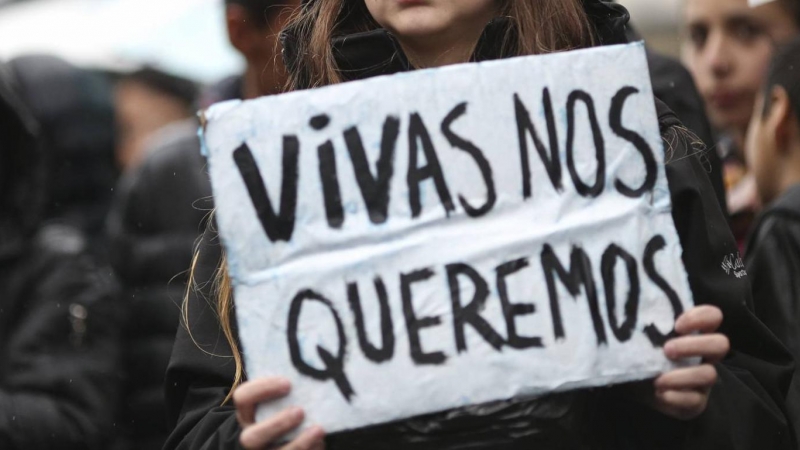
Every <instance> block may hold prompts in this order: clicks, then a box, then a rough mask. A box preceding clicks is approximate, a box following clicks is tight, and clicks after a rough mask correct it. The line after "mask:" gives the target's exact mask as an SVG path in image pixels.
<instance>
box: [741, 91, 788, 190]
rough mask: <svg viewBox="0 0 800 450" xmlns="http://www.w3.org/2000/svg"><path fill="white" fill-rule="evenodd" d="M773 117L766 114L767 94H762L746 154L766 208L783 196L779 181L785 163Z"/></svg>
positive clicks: (757, 105) (755, 112)
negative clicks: (768, 204)
mask: <svg viewBox="0 0 800 450" xmlns="http://www.w3.org/2000/svg"><path fill="white" fill-rule="evenodd" d="M771 109H774V108H771ZM771 115H772V114H771V113H770V111H769V110H768V111H767V112H764V94H759V95H758V97H757V98H756V103H755V109H754V110H753V114H752V116H753V117H752V119H751V120H750V126H749V128H748V130H747V143H746V145H745V152H746V155H747V165H748V167H749V169H750V171H751V173H752V174H753V175H754V177H755V180H756V186H757V188H758V195H759V197H760V199H761V202H762V204H764V205H766V204H767V203H769V202H771V201H772V200H774V199H775V198H776V197H777V196H778V195H780V192H779V190H780V188H779V186H778V181H777V180H778V178H779V177H778V174H780V170H781V167H780V166H781V161H780V158H779V151H778V148H777V147H778V145H777V140H776V133H777V129H776V125H775V123H774V122H775V120H774V119H773V118H772V117H771Z"/></svg>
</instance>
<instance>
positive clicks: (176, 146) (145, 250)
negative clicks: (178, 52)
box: [108, 123, 211, 450]
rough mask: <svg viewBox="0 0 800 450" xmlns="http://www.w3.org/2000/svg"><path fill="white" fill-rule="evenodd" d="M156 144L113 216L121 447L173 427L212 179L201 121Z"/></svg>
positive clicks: (157, 444) (139, 447)
mask: <svg viewBox="0 0 800 450" xmlns="http://www.w3.org/2000/svg"><path fill="white" fill-rule="evenodd" d="M186 125H187V126H186V127H182V128H181V129H180V132H179V133H178V134H176V135H174V136H171V139H170V140H168V141H166V142H161V143H159V145H158V146H156V147H155V148H153V149H152V151H151V152H150V153H149V154H148V157H147V158H146V159H145V161H144V162H143V163H142V165H141V166H140V167H138V168H137V169H135V170H134V171H132V172H131V173H129V174H126V175H125V176H124V177H123V179H122V180H121V181H120V184H119V186H118V188H117V197H116V199H115V202H114V205H113V207H112V210H111V213H110V215H109V219H108V232H109V239H108V240H109V243H110V248H109V250H110V256H111V263H112V265H113V267H114V270H115V271H116V273H117V275H118V277H119V278H120V281H121V283H122V285H123V288H124V293H123V296H122V298H123V301H124V302H125V309H126V311H127V314H126V317H127V319H126V321H125V325H124V327H123V346H124V359H123V362H124V367H125V372H126V374H127V378H126V381H125V384H124V392H123V396H124V397H123V400H122V404H121V407H122V408H121V411H120V413H121V416H120V417H119V429H120V432H119V433H118V439H117V442H116V446H115V449H116V450H122V449H136V450H147V449H160V448H161V447H162V445H163V444H164V441H165V440H166V438H167V435H168V434H169V429H167V426H166V411H165V407H164V373H165V372H166V369H167V362H168V361H169V358H170V354H171V353H172V345H173V341H174V339H175V327H176V325H177V324H178V322H179V316H180V305H181V302H182V300H183V296H184V294H185V291H186V280H187V271H188V268H189V266H190V265H191V261H192V251H193V248H194V244H195V241H196V240H197V238H198V237H199V236H200V234H202V224H203V223H204V218H205V217H206V216H207V215H208V214H209V213H210V210H211V206H210V197H211V186H210V183H209V181H208V176H207V174H206V171H205V159H204V158H203V157H202V155H201V154H200V141H199V139H198V137H197V126H196V125H195V124H193V123H192V124H186Z"/></svg>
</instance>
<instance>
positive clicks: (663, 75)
mask: <svg viewBox="0 0 800 450" xmlns="http://www.w3.org/2000/svg"><path fill="white" fill-rule="evenodd" d="M647 62H648V64H649V65H650V79H651V81H652V83H653V93H654V94H655V96H656V98H658V99H659V100H661V101H662V102H664V103H666V104H667V106H669V108H670V109H671V110H672V111H673V112H675V115H676V116H678V119H680V121H681V122H682V123H683V124H684V125H686V128H688V129H690V130H691V131H692V132H693V133H694V134H695V135H697V137H698V138H699V139H700V142H699V143H698V145H696V146H694V147H695V149H696V150H697V152H698V155H697V156H698V157H699V158H700V160H701V162H702V163H703V166H704V167H705V168H706V173H707V174H708V179H709V181H711V186H712V187H713V188H714V192H715V193H716V195H717V199H718V200H719V205H720V208H721V209H722V211H723V213H725V214H726V215H727V214H728V203H727V201H726V200H725V196H726V195H725V183H724V182H723V179H722V178H723V173H722V172H723V170H722V160H721V159H720V158H719V154H718V153H717V150H716V148H714V145H713V143H714V142H716V139H715V138H714V134H713V132H712V131H711V123H710V122H709V121H708V117H707V116H706V112H705V106H704V105H703V99H702V97H700V93H699V92H697V87H696V86H695V84H694V80H693V79H692V75H691V74H690V73H689V71H688V70H686V68H685V67H683V65H682V64H681V63H680V62H679V61H677V60H674V59H672V58H670V57H667V56H664V55H661V54H658V53H656V52H653V51H651V50H648V52H647Z"/></svg>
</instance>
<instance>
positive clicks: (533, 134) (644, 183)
mask: <svg viewBox="0 0 800 450" xmlns="http://www.w3.org/2000/svg"><path fill="white" fill-rule="evenodd" d="M207 118H208V123H207V128H206V132H205V146H206V152H207V154H208V157H209V168H210V172H211V178H212V182H213V187H214V196H215V201H216V207H217V212H216V214H217V216H216V217H217V220H218V225H219V230H220V234H221V237H222V240H223V243H224V246H225V249H226V251H227V256H228V264H229V270H230V273H231V275H232V277H233V282H234V287H235V299H236V314H237V319H238V325H239V336H240V340H241V343H242V345H243V347H244V354H245V361H246V368H247V374H248V377H249V378H250V379H255V378H259V377H265V376H272V375H280V376H284V377H288V378H289V379H291V380H292V382H293V386H294V388H293V391H292V393H291V395H290V396H289V397H288V398H286V399H284V400H282V401H278V402H275V403H271V404H269V405H265V406H263V407H262V408H261V410H260V416H261V417H264V416H265V415H269V414H272V413H274V412H276V411H278V410H280V409H282V408H284V407H286V406H288V405H299V406H302V407H303V408H305V410H306V414H307V421H306V423H307V424H319V425H321V426H323V427H324V428H325V429H326V430H327V431H328V432H336V431H341V430H346V429H353V428H359V427H363V426H367V425H370V424H376V423H383V422H387V421H392V420H397V419H401V418H405V417H410V416H415V415H420V414H424V413H430V412H435V411H442V410H447V409H451V408H456V407H459V406H463V405H469V404H476V403H483V402H489V401H494V400H499V399H508V398H515V397H527V396H536V395H540V394H543V393H547V392H553V391H559V390H567V389H575V388H580V387H587V386H596V385H606V384H611V383H620V382H625V381H631V380H639V379H644V378H647V377H651V376H654V375H656V374H659V373H662V372H664V371H666V370H669V369H671V368H673V367H674V364H673V363H671V362H670V361H668V360H667V359H666V358H665V356H664V354H663V351H662V348H661V346H662V345H663V342H664V340H665V339H666V338H667V336H668V335H669V334H670V333H671V331H672V330H673V328H674V320H675V318H676V317H677V315H678V314H679V313H680V312H681V311H683V310H686V309H688V308H690V307H691V306H692V304H693V302H692V296H691V292H690V290H689V285H688V280H687V276H686V273H685V269H684V266H683V263H682V261H681V247H680V243H679V240H678V236H677V233H676V231H675V227H674V224H673V221H672V216H671V213H670V210H671V203H670V195H669V189H668V186H667V180H666V175H665V171H664V150H663V146H662V141H661V137H660V134H659V129H658V123H657V119H656V116H655V107H654V103H653V95H652V90H651V86H650V81H649V77H648V67H647V62H646V59H645V52H644V47H643V45H642V44H631V45H626V46H614V47H603V48H597V49H592V50H582V51H575V52H568V53H559V54H553V55H547V56H536V57H524V58H515V59H509V60H503V61H495V62H487V63H481V64H466V65H458V66H451V67H445V68H441V69H437V70H422V71H416V72H410V73H404V74H399V75H394V76H388V77H378V78H373V79H369V80H365V81H361V82H354V83H346V84H342V85H338V86H332V87H326V88H321V89H315V90H311V91H304V92H294V93H289V94H285V95H279V96H274V97H268V98H263V99H259V100H255V101H247V102H243V103H225V104H220V105H217V106H216V107H214V108H212V109H211V110H210V111H209V112H208V115H207Z"/></svg>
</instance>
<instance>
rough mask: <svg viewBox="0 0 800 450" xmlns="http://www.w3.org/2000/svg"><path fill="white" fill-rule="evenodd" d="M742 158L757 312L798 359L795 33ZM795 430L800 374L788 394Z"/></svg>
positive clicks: (798, 55) (799, 154)
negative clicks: (752, 205)
mask: <svg viewBox="0 0 800 450" xmlns="http://www.w3.org/2000/svg"><path fill="white" fill-rule="evenodd" d="M745 148H746V153H747V161H748V164H749V166H750V170H751V172H752V173H753V175H754V177H755V181H756V186H757V190H758V195H759V197H760V200H761V202H762V203H763V204H764V205H766V208H765V209H764V211H763V212H762V213H761V214H760V216H759V217H758V219H757V220H756V223H755V227H754V228H753V232H752V234H751V235H750V238H749V242H748V244H747V251H746V258H745V266H746V269H747V272H748V273H749V275H750V277H751V281H752V284H753V301H754V303H755V305H754V306H755V311H756V315H757V316H758V317H759V318H760V319H761V320H762V321H763V322H764V323H765V324H766V325H767V326H768V327H769V328H770V329H771V330H772V332H773V333H774V334H775V335H776V336H777V337H778V338H779V339H780V340H781V341H782V342H783V344H784V345H786V347H788V349H789V350H790V352H791V353H792V355H793V356H794V358H795V360H796V361H800V276H798V274H800V38H797V39H795V40H793V41H791V42H790V43H789V44H787V45H786V46H785V47H783V48H781V49H780V50H778V51H777V53H776V55H775V58H774V59H773V62H772V65H771V67H770V69H769V72H768V74H767V77H766V83H765V85H764V87H763V89H762V91H761V93H760V95H759V97H758V99H757V101H756V107H755V111H754V113H753V117H752V120H751V122H750V129H749V131H748V140H747V145H746V146H745ZM786 403H787V408H788V410H789V417H790V419H791V420H792V421H793V423H794V428H795V433H796V434H798V435H800V379H798V377H797V376H795V380H794V381H793V382H792V386H791V389H790V391H789V396H788V398H787V401H786Z"/></svg>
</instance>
